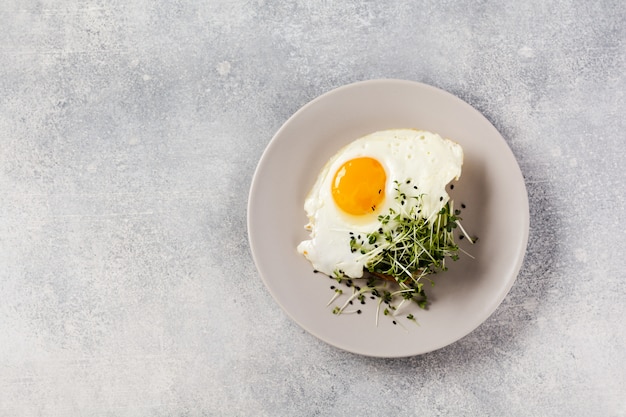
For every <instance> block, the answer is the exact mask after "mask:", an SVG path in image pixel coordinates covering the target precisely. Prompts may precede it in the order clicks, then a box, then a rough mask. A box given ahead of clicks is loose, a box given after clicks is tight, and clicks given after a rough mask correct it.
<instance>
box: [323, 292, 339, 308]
mask: <svg viewBox="0 0 626 417" xmlns="http://www.w3.org/2000/svg"><path fill="white" fill-rule="evenodd" d="M341 294H343V292H342V291H341V290H339V291H335V295H333V298H331V299H330V301H329V302H328V304H326V307H328V306H329V305H331V304H332V302H333V301H335V300H336V299H337V298H338V297H340V296H341Z"/></svg>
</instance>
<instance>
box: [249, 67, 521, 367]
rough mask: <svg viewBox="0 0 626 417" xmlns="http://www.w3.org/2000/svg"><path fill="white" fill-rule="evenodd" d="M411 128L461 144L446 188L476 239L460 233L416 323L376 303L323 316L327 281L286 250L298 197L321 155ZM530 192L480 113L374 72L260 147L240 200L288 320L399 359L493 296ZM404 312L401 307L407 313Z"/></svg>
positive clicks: (500, 290) (513, 253)
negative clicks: (454, 179)
mask: <svg viewBox="0 0 626 417" xmlns="http://www.w3.org/2000/svg"><path fill="white" fill-rule="evenodd" d="M392 128H418V129H423V130H429V131H433V132H437V133H439V134H440V135H442V136H444V137H448V138H450V139H453V140H455V141H456V142H458V143H459V144H461V146H462V147H463V149H464V153H465V159H464V164H463V174H462V176H461V179H460V180H459V182H458V183H457V184H456V186H455V188H454V190H452V191H451V192H450V195H451V197H452V198H453V199H454V201H455V205H456V206H457V207H458V206H459V205H460V204H461V203H463V204H465V205H466V207H467V208H466V209H465V210H464V211H463V225H464V226H465V228H466V229H468V232H469V233H470V234H473V235H477V236H479V238H480V239H479V241H478V243H476V244H475V245H470V244H469V243H468V242H466V241H465V244H463V242H464V241H461V243H462V245H461V246H462V248H463V249H465V250H467V251H468V252H470V253H471V254H472V255H473V256H474V258H475V259H472V258H470V257H467V256H463V257H462V258H461V259H460V260H459V261H457V262H451V263H450V264H449V265H450V269H449V270H448V271H446V272H443V273H440V274H437V275H436V276H435V279H436V285H435V286H434V287H433V288H429V289H428V292H429V297H430V300H432V303H431V305H430V307H429V308H428V310H421V309H419V308H417V307H416V308H415V311H413V312H414V314H415V316H416V317H417V320H418V322H419V326H418V325H415V323H413V322H411V321H408V320H406V319H405V318H404V317H400V318H399V320H402V321H401V324H402V326H401V325H394V324H393V323H392V320H390V319H389V318H388V317H384V316H383V315H382V314H381V317H380V318H379V322H378V325H376V320H375V315H376V302H375V301H373V300H368V301H369V302H368V303H367V304H366V305H365V306H359V307H363V308H362V311H363V313H362V314H360V315H357V314H350V315H340V316H336V315H333V314H332V313H331V307H327V306H326V303H327V302H328V300H329V299H330V298H331V297H332V295H333V292H332V290H331V289H330V288H329V287H330V286H331V285H333V284H334V281H332V280H331V279H329V278H328V277H326V276H324V275H322V274H316V273H314V272H313V270H312V267H311V265H310V264H309V263H308V261H306V260H305V259H304V258H303V257H302V256H300V255H299V254H298V253H297V251H296V246H297V244H298V243H299V242H301V241H302V240H304V239H306V238H307V236H308V234H307V232H306V231H305V230H304V228H303V227H304V225H305V224H306V222H307V219H306V216H305V213H304V209H303V204H304V199H305V196H306V194H307V193H308V191H309V190H310V188H311V186H312V185H313V182H314V181H315V179H316V177H317V175H318V173H319V171H320V170H321V168H322V167H323V165H324V164H325V163H326V161H327V160H328V159H329V158H330V157H331V156H332V155H333V154H334V153H335V152H337V150H339V149H340V148H341V147H342V146H344V145H345V144H347V143H349V142H351V141H352V140H354V139H356V138H358V137H360V136H363V135H365V134H368V133H371V132H374V131H377V130H383V129H392ZM528 225H529V213H528V196H527V193H526V188H525V185H524V180H523V178H522V175H521V172H520V169H519V166H518V164H517V162H516V160H515V158H514V156H513V154H512V152H511V150H510V149H509V147H508V146H507V144H506V142H505V141H504V139H503V138H502V136H501V135H500V134H499V133H498V131H497V130H496V129H495V128H494V127H493V126H492V125H491V123H489V121H488V120H487V119H486V118H485V117H483V116H482V115H481V114H480V113H479V112H478V111H476V110H475V109H474V108H472V107H471V106H470V105H468V104H467V103H465V102H464V101H462V100H460V99H458V98H457V97H455V96H453V95H451V94H449V93H447V92H445V91H442V90H439V89H437V88H434V87H431V86H428V85H425V84H421V83H417V82H411V81H401V80H372V81H365V82H359V83H355V84H350V85H346V86H343V87H340V88H337V89H335V90H333V91H330V92H328V93H326V94H324V95H322V96H320V97H318V98H316V99H315V100H313V101H311V102H310V103H308V104H307V105H305V106H304V107H302V108H301V109H300V110H298V111H297V112H296V113H295V114H294V115H293V116H292V117H291V118H289V120H287V122H286V123H285V124H284V125H283V126H282V127H281V128H280V130H279V131H278V132H277V133H276V135H275V136H274V138H272V140H271V142H270V143H269V145H268V146H267V148H266V150H265V152H264V153H263V156H262V157H261V160H260V162H259V164H258V167H257V169H256V173H255V175H254V178H253V181H252V186H251V189H250V196H249V200H248V233H249V239H250V247H251V250H252V255H253V257H254V261H255V263H256V266H257V268H258V270H259V273H260V275H261V278H262V279H263V281H264V283H265V285H266V286H267V288H268V290H269V291H270V293H271V294H272V296H273V297H274V299H275V300H276V301H277V302H278V304H279V305H280V306H281V307H282V308H283V309H284V311H285V312H286V313H287V314H288V315H289V316H290V317H291V318H292V319H293V320H295V322H296V323H298V324H299V325H300V326H302V327H303V328H304V329H305V330H307V331H308V332H309V333H311V334H313V335H315V336H316V337H318V338H320V339H321V340H323V341H325V342H327V343H329V344H331V345H334V346H336V347H338V348H341V349H344V350H347V351H350V352H354V353H359V354H363V355H369V356H379V357H402V356H412V355H418V354H422V353H426V352H429V351H432V350H435V349H439V348H442V347H444V346H447V345H449V344H450V343H453V342H455V341H457V340H459V339H461V338H462V337H464V336H465V335H467V334H468V333H470V332H471V331H472V330H474V329H475V328H476V327H478V326H479V325H480V324H481V323H482V322H483V321H485V320H486V319H487V318H488V317H489V316H490V315H491V314H492V313H493V312H494V310H495V309H496V308H497V307H498V305H499V304H500V303H501V302H502V300H503V299H504V297H505V296H506V294H507V293H508V291H509V289H510V288H511V286H512V285H513V282H514V281H515V278H516V276H517V274H518V272H519V269H520V267H521V264H522V260H523V257H524V253H525V251H526V244H527V240H528ZM405 314H406V312H405Z"/></svg>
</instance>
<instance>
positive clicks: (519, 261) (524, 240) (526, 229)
mask: <svg viewBox="0 0 626 417" xmlns="http://www.w3.org/2000/svg"><path fill="white" fill-rule="evenodd" d="M371 84H409V85H411V86H413V87H418V88H422V89H427V90H430V91H431V92H433V93H435V94H439V95H444V96H445V97H446V98H447V99H452V100H455V101H457V102H459V103H460V104H462V105H463V106H465V107H467V108H468V109H471V110H472V111H473V113H474V114H475V115H476V116H478V117H480V118H481V119H483V121H484V122H486V123H487V124H488V126H489V127H490V128H491V129H492V130H493V131H494V132H495V134H497V136H498V137H499V138H500V139H501V140H502V141H503V143H504V145H505V146H506V148H507V149H508V151H509V152H510V154H511V156H512V157H513V159H514V160H515V162H516V166H515V170H514V171H515V174H519V179H521V184H522V186H523V190H524V196H523V202H524V207H523V208H521V209H522V211H523V213H524V216H523V219H522V220H523V224H522V225H521V226H522V230H523V233H522V236H521V240H520V241H519V243H520V245H519V247H520V249H519V254H517V256H516V257H515V262H514V263H513V264H512V271H514V272H513V273H512V276H511V277H510V278H509V279H508V282H507V285H505V286H504V287H502V289H501V291H500V293H497V297H496V296H494V297H492V300H493V301H492V302H493V307H492V308H490V309H489V311H488V312H487V313H485V314H484V317H483V316H480V317H478V318H477V319H476V321H475V323H473V324H472V325H471V326H469V327H468V329H467V330H466V331H465V332H464V333H463V334H461V335H460V336H457V337H455V338H454V340H452V341H449V342H444V343H442V344H441V345H437V346H434V347H432V348H429V349H425V350H420V351H416V352H415V353H408V354H379V353H372V352H368V351H367V350H366V349H353V348H347V347H345V346H340V345H339V344H337V343H335V342H333V341H332V340H329V338H328V337H326V336H324V335H322V334H320V333H319V332H317V331H316V330H314V329H311V328H308V327H306V326H305V325H303V324H302V323H301V322H300V321H299V320H298V319H296V317H294V315H293V314H292V313H291V312H290V311H289V309H287V308H286V307H285V305H283V303H282V302H281V301H280V299H279V297H278V295H277V294H276V292H275V291H274V289H273V288H272V285H270V284H269V282H268V281H267V277H266V276H265V275H264V274H263V273H262V271H261V268H260V260H259V255H258V253H257V251H255V249H254V248H255V244H254V242H253V233H254V232H253V231H252V230H253V227H252V223H253V221H252V216H251V213H252V211H253V210H252V208H253V207H252V205H253V202H254V198H255V196H254V191H255V188H256V187H257V185H258V183H259V181H261V180H260V177H259V175H258V174H259V172H260V171H261V169H262V167H263V166H264V165H265V164H266V163H267V158H269V155H270V154H271V153H272V150H273V148H274V147H276V146H278V145H277V143H278V138H279V137H281V135H282V133H283V131H284V130H285V129H287V128H288V126H289V124H290V123H291V122H292V121H293V119H296V118H298V117H299V116H300V115H301V114H302V113H304V112H306V111H307V110H308V109H309V108H311V107H313V106H315V105H316V104H317V103H318V102H320V101H322V100H325V99H327V98H328V97H329V96H331V95H334V94H337V93H341V92H343V91H344V90H348V89H352V88H359V87H362V86H364V85H371ZM246 210H247V212H246V226H247V235H248V245H249V248H250V253H251V256H252V259H253V262H254V265H255V268H256V270H257V273H258V275H259V276H260V278H261V281H262V282H263V284H264V286H265V288H266V289H267V290H268V291H269V293H270V295H271V296H272V298H273V299H274V301H275V302H276V303H277V304H278V305H279V307H280V308H281V309H282V310H283V312H284V313H285V314H286V315H287V317H289V318H290V319H291V320H292V321H293V322H295V323H296V324H297V325H298V326H299V327H300V328H302V329H303V330H305V331H306V332H307V333H309V334H311V335H313V336H315V337H316V338H318V339H319V340H321V341H323V342H325V343H327V344H329V345H331V346H333V347H335V348H337V349H340V350H343V351H345V352H350V353H354V354H359V355H363V356H369V357H379V358H401V357H413V356H418V355H422V354H426V353H429V352H433V351H436V350H439V349H442V348H444V347H446V346H449V345H451V344H454V343H456V342H458V341H460V340H461V339H463V338H465V337H466V336H468V335H469V334H471V333H472V332H474V331H475V330H476V329H477V328H478V327H480V326H481V325H482V324H483V323H484V322H486V321H487V320H488V319H489V317H491V316H492V315H493V313H494V312H495V311H496V310H497V309H498V307H499V306H500V305H501V304H502V302H503V301H504V299H505V298H506V296H507V295H508V293H509V292H510V290H511V288H512V287H513V285H514V284H515V282H516V281H517V278H518V277H519V275H520V271H521V267H522V265H523V263H524V259H525V256H526V253H527V249H528V241H529V236H530V208H529V199H528V190H527V187H526V183H525V180H524V177H523V174H522V171H521V168H520V166H519V162H518V161H517V158H515V155H514V154H513V151H512V149H511V147H510V146H509V144H508V142H507V141H506V139H504V137H503V136H502V134H501V133H500V132H499V131H498V130H497V129H496V128H495V126H494V125H493V124H492V123H491V122H490V121H489V120H488V119H487V118H486V117H485V116H484V115H483V114H482V113H481V112H480V111H478V110H477V109H476V108H474V107H473V106H472V105H471V104H469V103H467V102H466V101H464V100H463V99H461V98H460V97H458V96H456V95H454V94H452V93H450V92H448V91H446V90H443V89H441V88H438V87H435V86H433V85H430V84H425V83H423V82H419V81H413V80H404V79H397V78H374V79H367V80H362V81H356V82H352V83H348V84H344V85H341V86H338V87H335V88H332V89H330V90H328V91H326V92H324V93H322V94H320V95H318V96H317V97H315V98H313V99H312V100H309V101H308V102H307V103H305V104H304V105H302V106H301V107H299V108H298V109H297V110H296V111H295V112H294V113H293V114H291V116H289V117H288V118H287V119H286V120H285V121H284V122H283V123H282V124H281V126H280V128H279V129H278V130H277V131H276V132H275V133H274V135H273V136H272V137H271V139H270V141H269V142H268V143H267V145H266V146H265V148H264V149H263V152H262V154H261V157H260V158H259V160H258V162H257V165H256V167H255V170H254V172H253V176H252V180H251V183H250V189H249V192H248V204H247V206H246Z"/></svg>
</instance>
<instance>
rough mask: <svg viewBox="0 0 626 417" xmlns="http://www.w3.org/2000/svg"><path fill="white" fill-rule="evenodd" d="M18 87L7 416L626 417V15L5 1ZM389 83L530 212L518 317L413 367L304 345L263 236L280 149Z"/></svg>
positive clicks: (1, 128)
mask: <svg viewBox="0 0 626 417" xmlns="http://www.w3.org/2000/svg"><path fill="white" fill-rule="evenodd" d="M0 64H1V65H0V416H346V415H355V416H378V415H420V416H449V415H464V416H465V415H476V416H529V415H532V416H548V415H549V416H556V415H558V416H590V415H593V416H624V415H626V395H625V394H624V393H625V392H626V388H625V387H626V347H625V346H626V325H624V323H623V320H624V317H625V316H626V307H625V306H626V260H625V259H626V258H625V256H624V252H625V249H624V248H625V247H626V233H624V230H623V229H624V224H626V215H625V213H626V210H625V207H626V180H625V176H624V175H623V170H624V160H625V157H626V136H625V134H624V132H625V131H626V122H625V120H626V118H625V117H624V116H625V115H626V105H625V102H624V100H625V98H624V92H625V90H626V77H625V75H624V73H625V70H626V6H625V4H624V3H623V2H622V1H594V2H582V1H581V2H575V1H554V0H551V1H538V0H531V1H524V2H515V3H514V2H510V3H509V4H505V3H504V2H495V1H479V2H453V1H440V0H438V1H425V2H394V1H392V2H383V1H366V2H356V1H347V2H331V1H305V0H299V1H294V2H287V1H276V2H274V1H263V0H257V1H253V0H250V1H244V0H234V1H230V0H228V1H227V0H219V1H217V0H207V1H192V0H176V1H160V2H152V1H147V0H137V1H132V2H130V1H121V0H112V1H106V0H81V1H70V0H61V1H35V0H24V1H18V0H8V1H3V2H2V4H1V5H0ZM383 77H385V78H401V79H409V80H416V81H421V82H425V83H428V84H432V85H434V86H436V87H439V88H442V89H444V90H447V91H449V92H451V93H453V94H456V95H457V96H459V97H460V98H462V99H464V100H465V101H467V102H469V103H470V104H472V105H473V106H474V107H476V108H477V109H478V110H480V111H481V112H482V113H483V114H484V115H485V116H486V117H487V118H488V119H489V120H490V121H491V122H492V123H493V124H494V125H495V126H496V127H497V128H498V129H499V130H500V132H501V133H502V135H503V136H504V137H505V138H506V140H507V142H508V143H509V145H510V147H511V149H512V150H513V152H514V154H515V156H516V158H517V159H518V161H519V165H520V167H521V169H522V172H523V175H524V177H525V179H526V184H527V188H528V195H529V200H530V212H531V229H530V241H529V245H528V252H527V256H526V259H525V262H524V264H523V267H522V270H521V272H520V275H519V277H518V279H517V281H516V283H515V285H514V287H513V288H512V290H511V292H510V294H509V295H508V296H507V298H506V299H505V300H504V302H503V303H502V305H501V306H500V307H499V309H498V310H497V311H496V312H495V313H494V314H493V315H492V316H491V317H490V318H489V319H488V320H487V321H486V322H485V323H484V324H483V325H482V326H480V327H479V328H478V329H477V330H476V331H474V332H473V333H471V334H470V335H469V336H467V337H465V338H464V339H462V340H460V341H459V342H457V343H455V344H453V345H450V346H448V347H446V348H444V349H441V350H439V351H436V352H433V353H430V354H426V355H423V356H419V357H413V358H405V359H395V360H390V359H373V358H367V357H361V356H358V355H354V354H350V353H346V352H343V351H340V350H338V349H335V348H333V347H331V346H328V345H326V344H324V343H323V342H320V341H319V340H317V339H316V338H314V337H313V336H311V335H309V334H308V333H306V332H305V331H303V330H302V329H301V328H300V327H298V326H297V325H296V324H294V323H293V322H292V321H290V320H289V319H288V318H287V316H286V315H285V314H284V313H283V312H282V310H281V309H280V308H279V307H278V305H277V304H276V303H275V302H274V301H273V299H272V298H271V296H270V295H269V293H268V292H267V290H266V289H265V287H264V286H263V283H262V281H261V279H260V278H259V276H258V274H257V272H256V269H255V266H254V264H253V261H252V259H251V255H250V251H249V248H248V243H247V231H246V204H247V195H248V189H249V186H250V183H251V179H252V175H253V173H254V169H255V167H256V164H257V162H258V160H259V158H260V156H261V154H262V152H263V149H264V147H265V146H266V145H267V143H268V142H269V140H270V138H271V137H272V135H273V134H274V132H275V131H276V130H277V129H278V128H279V126H280V125H281V124H282V123H283V122H284V121H285V120H286V119H287V118H288V117H289V116H290V115H291V114H292V113H293V112H294V111H296V110H297V109H298V108H299V107H300V106H302V105H303V104H305V103H306V102H308V101H309V100H311V99H313V98H314V97H316V96H318V95H319V94H321V93H324V92H326V91H328V90H330V89H332V88H334V87H337V86H340V85H343V84H347V83H350V82H354V81H359V80H365V79H372V78H383ZM286 174H288V173H286ZM503 233H506V231H503Z"/></svg>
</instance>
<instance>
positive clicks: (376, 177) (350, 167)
mask: <svg viewBox="0 0 626 417" xmlns="http://www.w3.org/2000/svg"><path fill="white" fill-rule="evenodd" d="M386 181H387V174H385V169H384V168H383V166H382V165H381V164H380V162H378V161H377V160H375V159H374V158H369V157H362V158H355V159H351V160H349V161H347V162H345V163H344V164H343V165H341V167H339V169H338V170H337V172H336V173H335V176H334V178H333V182H332V185H331V187H332V194H333V200H335V204H337V206H338V207H339V208H340V209H341V210H343V211H344V212H346V213H348V214H352V215H355V216H362V215H364V214H369V213H372V212H374V211H376V209H377V207H378V206H379V204H380V203H381V202H382V201H383V199H384V198H385V182H386Z"/></svg>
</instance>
